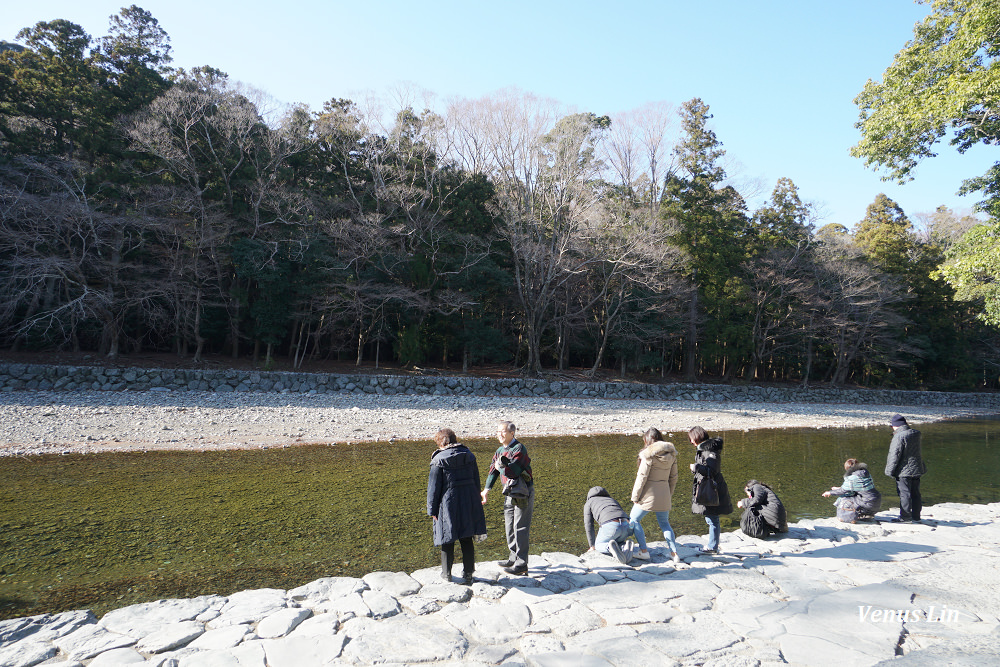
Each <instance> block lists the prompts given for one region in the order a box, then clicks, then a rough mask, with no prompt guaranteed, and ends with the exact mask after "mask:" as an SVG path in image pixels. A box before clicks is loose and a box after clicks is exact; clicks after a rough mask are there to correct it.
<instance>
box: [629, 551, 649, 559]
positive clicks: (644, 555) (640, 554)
mask: <svg viewBox="0 0 1000 667" xmlns="http://www.w3.org/2000/svg"><path fill="white" fill-rule="evenodd" d="M632 558H635V559H638V560H649V551H648V550H647V551H642V550H639V551H636V552H635V553H634V554H632Z"/></svg>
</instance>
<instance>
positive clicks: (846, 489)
mask: <svg viewBox="0 0 1000 667" xmlns="http://www.w3.org/2000/svg"><path fill="white" fill-rule="evenodd" d="M830 496H838V497H837V502H835V503H834V504H833V505H834V507H836V508H837V518H838V519H840V520H841V521H843V522H844V523H854V522H856V521H857V520H859V519H861V520H865V519H871V518H872V517H874V516H875V514H876V513H877V512H878V511H879V510H880V509H882V494H881V493H879V491H878V489H876V488H875V480H873V479H872V476H871V474H870V473H869V472H868V464H867V463H861V462H859V461H858V460H857V459H847V460H846V461H844V483H843V484H841V485H840V486H832V487H830V490H829V491H824V492H823V497H824V498H829V497H830Z"/></svg>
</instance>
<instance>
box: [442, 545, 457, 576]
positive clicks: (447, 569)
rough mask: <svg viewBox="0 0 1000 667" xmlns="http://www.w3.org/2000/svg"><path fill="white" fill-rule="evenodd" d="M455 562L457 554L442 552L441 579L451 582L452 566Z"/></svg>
mask: <svg viewBox="0 0 1000 667" xmlns="http://www.w3.org/2000/svg"><path fill="white" fill-rule="evenodd" d="M454 562H455V552H454V551H451V552H450V553H449V552H448V551H445V550H444V549H442V550H441V578H442V579H444V580H445V581H451V566H452V565H453V564H454Z"/></svg>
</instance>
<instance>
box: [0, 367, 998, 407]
mask: <svg viewBox="0 0 1000 667" xmlns="http://www.w3.org/2000/svg"><path fill="white" fill-rule="evenodd" d="M24 389H28V390H38V391H76V390H95V391H126V390H128V391H216V392H234V391H235V392H254V391H265V392H295V393H306V394H308V393H317V394H328V393H353V394H422V395H433V396H527V397H531V396H539V397H552V398H585V397H590V398H621V399H652V400H663V401H691V400H694V401H726V402H736V403H745V402H751V403H847V404H858V405H926V406H946V407H962V408H998V409H1000V393H954V392H940V391H902V390H895V389H835V388H829V387H818V388H813V389H796V388H789V387H761V386H755V385H739V386H733V385H706V384H682V383H672V384H644V383H639V382H568V381H564V380H545V379H533V378H504V379H494V378H481V377H449V376H401V375H338V374H329V373H279V372H265V371H240V370H231V369H230V370H171V369H163V368H99V367H92V366H46V365H40V364H2V363H0V391H15V390H24Z"/></svg>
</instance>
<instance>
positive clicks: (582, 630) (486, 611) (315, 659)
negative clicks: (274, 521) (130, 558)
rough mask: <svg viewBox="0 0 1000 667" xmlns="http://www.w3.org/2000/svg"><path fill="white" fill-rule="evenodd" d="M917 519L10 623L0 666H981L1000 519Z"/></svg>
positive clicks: (939, 509)
mask: <svg viewBox="0 0 1000 667" xmlns="http://www.w3.org/2000/svg"><path fill="white" fill-rule="evenodd" d="M924 515H925V520H924V522H923V523H922V524H905V523H904V524H896V523H889V522H888V520H889V516H888V514H883V515H880V517H879V519H880V521H876V522H873V523H868V524H856V525H847V524H840V523H838V522H836V521H835V520H833V519H820V520H803V521H799V522H798V523H796V524H793V525H792V526H790V530H789V533H787V534H785V535H781V536H777V539H770V540H753V539H751V538H747V537H745V536H743V535H742V533H740V532H739V531H737V532H734V533H727V534H726V535H725V536H724V538H723V542H722V546H723V553H722V554H721V555H718V556H705V555H700V554H698V553H697V551H696V546H697V545H698V544H700V541H701V538H700V537H697V536H680V537H679V538H678V540H679V542H680V544H681V545H682V546H681V547H680V549H681V555H682V558H683V563H682V564H680V565H678V566H676V567H675V566H674V565H673V564H672V563H671V562H669V560H668V559H667V558H666V556H667V554H666V551H665V545H664V543H662V542H654V543H651V544H650V547H651V551H652V553H653V560H652V562H649V563H640V564H639V566H638V567H632V566H631V565H620V564H618V563H617V562H615V561H613V560H611V559H610V558H608V557H607V556H603V555H598V554H590V553H587V554H583V555H582V556H575V555H573V554H564V553H547V554H540V555H537V556H535V555H532V557H531V560H530V563H529V566H530V569H531V576H529V577H508V576H506V575H505V574H503V573H502V572H500V571H499V569H498V568H497V567H496V565H495V564H494V563H479V564H478V568H477V582H476V583H475V584H473V586H472V587H466V586H461V585H458V584H455V583H448V584H446V583H444V582H441V581H440V580H439V579H438V569H437V568H427V569H425V570H418V571H416V572H413V573H409V574H407V573H401V572H397V573H390V572H374V573H370V574H368V575H366V576H364V577H362V578H360V579H356V578H350V577H338V578H330V579H320V580H317V581H314V582H310V583H308V584H305V585H303V586H301V587H299V588H296V589H292V590H288V591H283V590H276V589H261V590H256V591H242V592H240V593H235V594H233V595H230V596H227V597H222V596H203V597H201V598H193V599H187V600H160V601H156V602H150V603H144V604H138V605H132V606H129V607H124V608H121V609H117V610H114V611H111V612H108V613H107V614H105V615H104V616H103V617H102V618H101V619H100V620H98V619H96V618H95V617H94V616H93V614H91V613H90V612H88V611H86V610H81V611H75V612H64V613H62V614H51V615H49V614H46V615H41V616H35V617H27V618H20V619H13V620H9V621H3V622H0V664H2V665H4V666H5V667H7V666H10V667H33V666H34V665H38V664H43V663H44V664H60V665H84V664H88V665H91V666H93V667H101V666H103V665H111V664H124V663H125V662H136V663H138V662H142V663H144V664H147V665H151V666H154V667H156V666H161V667H168V666H169V667H188V666H189V665H191V666H193V665H240V666H248V665H254V666H259V667H263V666H264V665H265V664H266V665H268V666H270V667H277V666H279V665H282V666H283V665H286V664H287V665H296V666H297V667H309V666H310V665H321V664H377V663H382V662H388V663H396V664H412V663H417V662H419V663H430V664H433V663H438V664H458V663H459V662H462V663H463V664H470V663H471V664H488V665H497V664H504V665H511V666H513V665H539V666H546V667H547V666H549V665H553V666H554V665H564V664H578V665H617V664H637V663H641V662H645V663H646V664H679V663H682V664H703V663H709V662H711V663H712V664H756V665H776V664H804V665H808V664H817V665H819V664H823V665H828V664H860V665H872V664H882V663H883V662H885V663H888V662H892V664H897V663H898V664H906V665H925V664H926V665H929V664H940V661H941V660H942V658H947V660H948V661H949V663H950V664H992V663H991V662H990V660H995V656H996V655H997V653H998V652H1000V618H998V616H1000V604H998V602H997V600H996V599H995V597H993V596H991V595H990V593H989V591H995V590H996V589H997V586H1000V558H997V557H996V553H997V552H998V550H1000V549H998V548H1000V530H998V529H997V519H998V518H1000V503H992V504H989V505H966V504H956V503H943V504H940V505H935V506H932V507H927V508H925V511H924ZM633 564H635V563H634V562H633ZM971 582H975V584H974V585H971V586H970V583H971ZM866 610H867V613H866ZM942 610H944V611H947V613H948V616H947V618H945V617H944V616H942V614H943V613H944V612H943V611H942ZM873 611H874V612H875V615H876V616H877V617H878V618H875V617H874V616H872V612H873ZM192 645H194V646H192ZM194 647H200V648H194Z"/></svg>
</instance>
